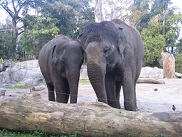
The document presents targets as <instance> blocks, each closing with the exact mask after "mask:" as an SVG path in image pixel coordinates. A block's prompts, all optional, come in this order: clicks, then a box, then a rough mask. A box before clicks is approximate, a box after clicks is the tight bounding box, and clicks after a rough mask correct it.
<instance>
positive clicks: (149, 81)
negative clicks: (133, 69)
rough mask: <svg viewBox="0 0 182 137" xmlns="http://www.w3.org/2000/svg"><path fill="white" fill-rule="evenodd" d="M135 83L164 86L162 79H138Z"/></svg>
mask: <svg viewBox="0 0 182 137" xmlns="http://www.w3.org/2000/svg"><path fill="white" fill-rule="evenodd" d="M137 83H149V84H165V82H164V80H162V79H154V78H139V79H138V80H137Z"/></svg>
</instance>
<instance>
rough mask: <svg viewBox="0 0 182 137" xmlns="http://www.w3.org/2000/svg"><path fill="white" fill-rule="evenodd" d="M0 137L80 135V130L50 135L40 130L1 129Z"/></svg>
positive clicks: (80, 136)
mask: <svg viewBox="0 0 182 137" xmlns="http://www.w3.org/2000/svg"><path fill="white" fill-rule="evenodd" d="M0 137H82V135H81V133H80V132H75V133H74V134H70V135H50V134H47V133H45V132H41V131H33V132H18V131H10V130H6V129H1V130H0Z"/></svg>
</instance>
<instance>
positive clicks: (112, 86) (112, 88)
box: [105, 74, 121, 109]
mask: <svg viewBox="0 0 182 137" xmlns="http://www.w3.org/2000/svg"><path fill="white" fill-rule="evenodd" d="M105 83H106V93H107V101H108V104H109V105H110V106H111V107H114V108H118V109H120V108H121V106H120V104H119V100H118V99H117V97H116V81H115V80H114V77H113V76H112V75H110V74H106V79H105Z"/></svg>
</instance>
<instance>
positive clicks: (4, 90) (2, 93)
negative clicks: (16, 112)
mask: <svg viewBox="0 0 182 137" xmlns="http://www.w3.org/2000/svg"><path fill="white" fill-rule="evenodd" d="M5 95H6V89H4V88H0V96H5Z"/></svg>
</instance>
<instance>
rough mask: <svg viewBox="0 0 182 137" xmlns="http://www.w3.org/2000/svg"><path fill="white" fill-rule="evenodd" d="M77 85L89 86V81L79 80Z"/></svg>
mask: <svg viewBox="0 0 182 137" xmlns="http://www.w3.org/2000/svg"><path fill="white" fill-rule="evenodd" d="M79 84H80V85H89V84H90V81H89V80H88V79H80V81H79Z"/></svg>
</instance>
